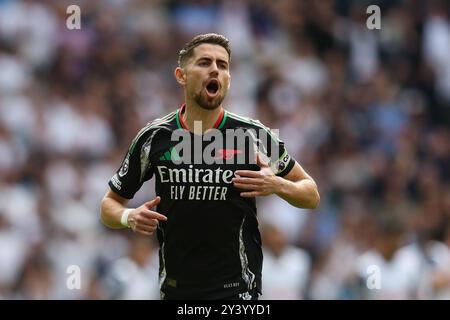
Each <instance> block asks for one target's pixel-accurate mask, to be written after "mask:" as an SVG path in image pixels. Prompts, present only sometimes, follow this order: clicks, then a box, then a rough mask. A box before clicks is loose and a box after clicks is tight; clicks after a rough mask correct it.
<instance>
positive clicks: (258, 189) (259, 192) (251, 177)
mask: <svg viewBox="0 0 450 320" xmlns="http://www.w3.org/2000/svg"><path fill="white" fill-rule="evenodd" d="M256 164H257V165H258V166H259V167H260V168H261V170H259V171H252V170H237V171H236V172H235V175H236V177H235V178H233V179H232V180H231V181H232V182H233V185H234V186H235V187H236V188H239V189H243V190H247V191H246V192H241V197H244V198H252V197H257V196H267V195H269V194H273V193H276V191H277V190H278V188H279V186H280V184H281V182H280V179H282V178H280V177H277V176H276V175H275V174H274V173H273V172H272V170H271V169H270V167H269V165H268V164H267V162H265V161H264V160H262V159H261V156H260V155H259V153H257V154H256Z"/></svg>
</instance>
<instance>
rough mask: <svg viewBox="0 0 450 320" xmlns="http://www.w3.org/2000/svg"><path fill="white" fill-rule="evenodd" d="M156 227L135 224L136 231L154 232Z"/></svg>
mask: <svg viewBox="0 0 450 320" xmlns="http://www.w3.org/2000/svg"><path fill="white" fill-rule="evenodd" d="M155 230H156V227H150V226H140V225H138V226H136V231H143V232H151V233H153V232H155Z"/></svg>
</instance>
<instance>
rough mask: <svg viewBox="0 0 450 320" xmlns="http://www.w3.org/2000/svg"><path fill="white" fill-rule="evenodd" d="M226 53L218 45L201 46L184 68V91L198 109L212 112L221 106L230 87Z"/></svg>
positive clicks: (196, 49) (195, 49)
mask: <svg viewBox="0 0 450 320" xmlns="http://www.w3.org/2000/svg"><path fill="white" fill-rule="evenodd" d="M229 67H230V66H229V63H228V52H227V51H226V50H225V48H223V47H222V46H220V45H214V44H207V43H204V44H201V45H199V46H197V47H195V48H194V54H193V56H192V57H191V58H190V59H189V60H188V62H187V63H186V66H185V68H184V71H185V76H186V84H185V90H186V93H187V95H188V98H189V99H192V100H194V101H195V102H196V103H197V104H198V105H199V106H200V107H202V108H204V109H208V110H213V109H215V108H217V107H219V106H220V105H221V104H222V101H223V99H225V96H226V94H227V92H228V89H229V86H230V70H229Z"/></svg>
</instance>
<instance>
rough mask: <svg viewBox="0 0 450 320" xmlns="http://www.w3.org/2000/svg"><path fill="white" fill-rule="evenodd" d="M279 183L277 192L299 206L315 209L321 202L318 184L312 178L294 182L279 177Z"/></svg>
mask: <svg viewBox="0 0 450 320" xmlns="http://www.w3.org/2000/svg"><path fill="white" fill-rule="evenodd" d="M278 179H279V183H278V188H277V191H276V192H275V194H277V195H278V196H279V197H281V198H282V199H284V200H286V201H287V202H289V203H290V204H291V205H293V206H295V207H297V208H305V209H315V208H317V207H318V205H319V202H320V196H319V191H318V190H317V185H316V183H315V182H314V181H313V180H312V179H302V180H299V181H296V182H292V181H289V180H286V179H283V178H280V177H278Z"/></svg>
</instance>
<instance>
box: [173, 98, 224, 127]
mask: <svg viewBox="0 0 450 320" xmlns="http://www.w3.org/2000/svg"><path fill="white" fill-rule="evenodd" d="M185 109H186V103H183V105H182V106H181V107H180V109H178V111H177V124H178V128H179V129H184V130H189V129H188V127H187V126H186V124H185V123H184V121H183V116H182V115H183V113H184V111H185ZM227 117H228V116H227V111H226V110H224V109H223V108H222V110H221V111H220V114H219V118H217V120H216V122H215V123H214V126H213V129H221V128H222V127H223V126H224V124H225V122H226V120H227Z"/></svg>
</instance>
